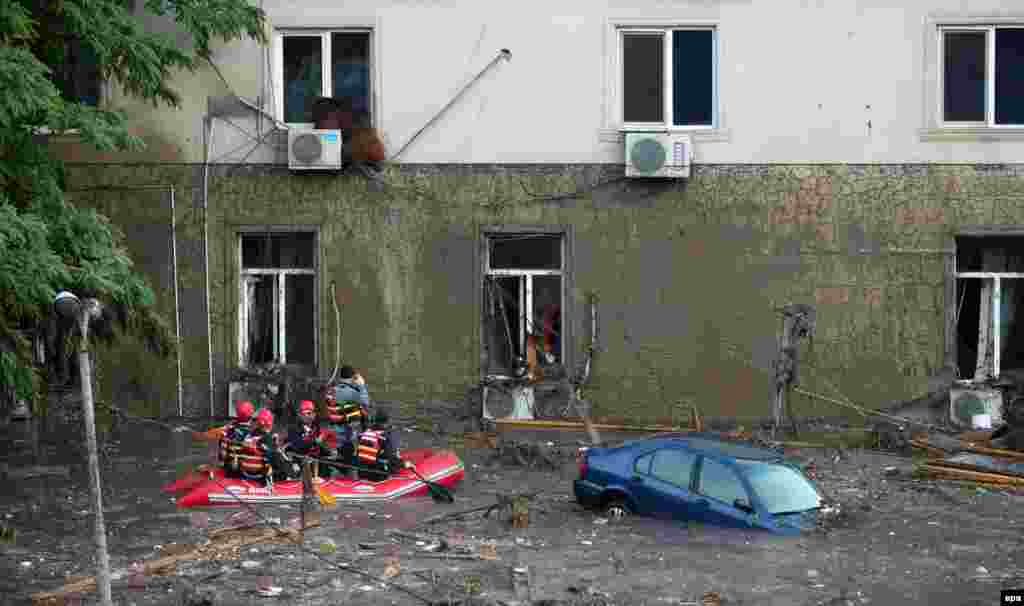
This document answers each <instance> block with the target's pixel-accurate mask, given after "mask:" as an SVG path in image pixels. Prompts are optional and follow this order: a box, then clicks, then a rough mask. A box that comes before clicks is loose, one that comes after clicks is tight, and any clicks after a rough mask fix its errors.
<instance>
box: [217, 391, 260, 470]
mask: <svg viewBox="0 0 1024 606" xmlns="http://www.w3.org/2000/svg"><path fill="white" fill-rule="evenodd" d="M252 413H253V405H252V402H250V401H248V400H245V401H242V402H239V403H238V404H237V405H236V406H235V418H234V419H233V420H232V421H231V423H229V424H228V425H227V427H225V428H224V433H223V434H222V435H221V437H220V452H219V454H220V462H221V464H222V465H223V466H224V475H226V476H227V477H229V478H237V477H238V476H239V472H240V467H239V459H238V456H239V454H240V453H241V451H242V446H243V444H242V441H243V440H245V438H246V437H247V436H248V435H249V432H250V430H251V429H252Z"/></svg>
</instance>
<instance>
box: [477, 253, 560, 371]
mask: <svg viewBox="0 0 1024 606" xmlns="http://www.w3.org/2000/svg"><path fill="white" fill-rule="evenodd" d="M486 239H487V260H486V270H485V277H484V293H483V294H484V310H485V313H484V335H485V339H486V346H487V349H488V352H489V356H488V359H489V368H488V372H489V374H494V373H502V372H509V371H512V370H514V368H515V367H516V366H517V364H527V365H528V366H529V368H530V370H531V372H533V373H535V374H536V372H537V371H538V370H542V369H543V367H544V366H551V365H556V364H558V365H560V364H562V360H563V354H564V350H563V347H564V341H563V339H562V301H563V297H564V293H563V280H562V278H563V276H562V271H563V257H564V254H563V237H562V235H561V234H546V233H518V234H490V235H488V236H487V237H486ZM517 359H518V360H517Z"/></svg>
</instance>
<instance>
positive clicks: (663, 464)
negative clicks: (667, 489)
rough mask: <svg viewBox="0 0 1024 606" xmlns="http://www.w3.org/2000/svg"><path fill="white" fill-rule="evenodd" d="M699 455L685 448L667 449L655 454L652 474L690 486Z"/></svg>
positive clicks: (660, 478)
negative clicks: (694, 465)
mask: <svg viewBox="0 0 1024 606" xmlns="http://www.w3.org/2000/svg"><path fill="white" fill-rule="evenodd" d="M696 461H697V456H696V455H694V454H693V453H690V452H687V451H685V450H675V449H666V450H659V451H658V452H656V453H655V454H654V462H653V463H651V475H652V476H654V477H656V478H658V479H659V480H661V481H662V482H668V483H669V484H674V485H676V486H679V487H680V488H689V487H690V481H691V480H692V478H693V464H694V463H695V462H696Z"/></svg>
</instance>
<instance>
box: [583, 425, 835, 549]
mask: <svg viewBox="0 0 1024 606" xmlns="http://www.w3.org/2000/svg"><path fill="white" fill-rule="evenodd" d="M573 491H574V492H575V493H576V499H577V501H579V502H580V503H581V504H583V505H584V506H586V507H590V508H599V509H601V510H602V511H603V512H604V513H605V515H607V516H608V517H613V518H620V517H623V516H626V515H630V514H639V515H649V516H655V517H659V518H671V519H676V520H692V521H697V522H702V523H708V524H714V525H717V526H725V527H733V528H746V529H761V530H767V531H771V532H775V533H780V534H797V533H799V532H801V531H802V530H809V529H811V528H813V527H814V525H815V523H816V519H817V516H818V512H819V511H820V510H821V508H822V506H823V499H822V497H821V495H820V494H819V493H818V491H817V489H816V488H815V487H814V485H813V484H812V483H811V482H810V480H808V479H807V478H806V477H805V476H804V475H803V473H802V472H801V471H800V470H799V469H797V468H796V467H794V466H792V465H790V464H788V463H787V462H785V460H784V458H783V457H782V455H780V454H779V453H777V452H773V451H771V450H766V449H761V448H753V447H749V446H742V445H738V444H733V443H730V442H724V441H721V440H718V439H715V438H713V437H709V436H695V435H693V434H673V435H667V436H655V437H653V438H647V439H641V440H635V441H631V442H627V443H625V444H623V445H622V446H618V447H614V448H599V447H595V448H588V449H584V450H581V452H580V455H579V478H577V479H576V480H575V481H574V482H573Z"/></svg>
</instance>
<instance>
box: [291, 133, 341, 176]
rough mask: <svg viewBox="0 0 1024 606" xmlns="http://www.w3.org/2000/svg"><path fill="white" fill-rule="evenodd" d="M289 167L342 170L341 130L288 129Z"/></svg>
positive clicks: (296, 168)
mask: <svg viewBox="0 0 1024 606" xmlns="http://www.w3.org/2000/svg"><path fill="white" fill-rule="evenodd" d="M288 168H289V169H291V170H341V131H340V130H323V129H313V128H307V129H301V128H290V129H288Z"/></svg>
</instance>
